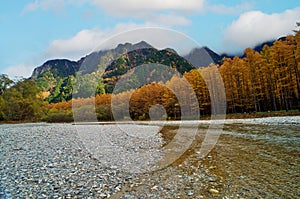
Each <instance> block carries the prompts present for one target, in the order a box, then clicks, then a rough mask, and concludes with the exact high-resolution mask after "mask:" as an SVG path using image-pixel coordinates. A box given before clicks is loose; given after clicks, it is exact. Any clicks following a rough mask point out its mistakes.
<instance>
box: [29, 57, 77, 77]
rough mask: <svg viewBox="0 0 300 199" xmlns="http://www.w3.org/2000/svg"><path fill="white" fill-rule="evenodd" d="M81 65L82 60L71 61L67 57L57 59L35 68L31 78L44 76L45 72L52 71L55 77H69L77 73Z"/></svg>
mask: <svg viewBox="0 0 300 199" xmlns="http://www.w3.org/2000/svg"><path fill="white" fill-rule="evenodd" d="M79 67H80V62H79V61H78V62H75V61H70V60H67V59H55V60H50V61H47V62H45V63H44V64H43V65H41V66H39V67H37V68H35V69H34V70H33V73H32V75H31V79H37V78H40V77H42V75H43V73H46V72H51V73H52V74H53V77H54V78H57V77H67V76H69V75H75V73H76V72H77V71H78V69H79Z"/></svg>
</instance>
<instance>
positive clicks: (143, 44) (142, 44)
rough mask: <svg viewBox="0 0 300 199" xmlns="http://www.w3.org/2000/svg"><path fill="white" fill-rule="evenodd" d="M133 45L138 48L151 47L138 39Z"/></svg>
mask: <svg viewBox="0 0 300 199" xmlns="http://www.w3.org/2000/svg"><path fill="white" fill-rule="evenodd" d="M134 46H135V47H139V48H153V47H152V46H151V45H150V44H148V43H147V42H145V41H140V42H138V43H136V44H134Z"/></svg>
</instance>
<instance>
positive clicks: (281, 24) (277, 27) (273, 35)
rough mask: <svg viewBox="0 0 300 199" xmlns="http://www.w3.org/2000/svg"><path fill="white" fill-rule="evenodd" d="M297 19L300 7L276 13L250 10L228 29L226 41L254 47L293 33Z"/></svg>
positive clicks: (226, 42) (298, 19)
mask: <svg viewBox="0 0 300 199" xmlns="http://www.w3.org/2000/svg"><path fill="white" fill-rule="evenodd" d="M297 21H298V22H299V21H300V7H298V8H295V9H292V10H286V11H284V12H282V13H274V14H266V13H263V12H261V11H249V12H246V13H243V14H241V15H240V17H239V18H238V19H237V20H236V21H234V22H232V24H231V25H230V26H229V27H228V28H227V29H226V31H225V34H224V43H225V45H229V46H233V45H235V46H237V47H241V48H246V47H253V46H255V45H256V44H258V43H260V42H263V41H268V40H273V39H277V38H279V37H281V36H285V35H286V34H287V33H292V30H293V29H295V25H296V22H297Z"/></svg>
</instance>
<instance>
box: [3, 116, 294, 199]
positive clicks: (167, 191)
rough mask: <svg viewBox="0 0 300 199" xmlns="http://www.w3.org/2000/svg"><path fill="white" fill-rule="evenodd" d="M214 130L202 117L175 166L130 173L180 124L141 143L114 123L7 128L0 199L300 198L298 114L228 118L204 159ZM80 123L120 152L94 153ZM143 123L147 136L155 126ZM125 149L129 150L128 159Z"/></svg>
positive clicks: (19, 125) (102, 149)
mask: <svg viewBox="0 0 300 199" xmlns="http://www.w3.org/2000/svg"><path fill="white" fill-rule="evenodd" d="M186 122H187V124H186V126H185V127H183V129H184V131H186V132H190V131H191V130H193V129H194V128H193V127H192V126H189V123H188V121H186ZM183 123H184V122H183ZM195 123H199V121H195ZM125 127H126V129H127V130H128V131H129V130H130V128H132V130H134V129H136V126H132V127H130V126H128V125H127V124H126V125H125ZM208 127H209V125H208V123H205V121H203V123H202V124H201V125H200V127H199V129H198V131H197V133H196V136H195V139H193V142H192V143H191V145H190V146H189V147H188V148H187V149H186V151H185V152H184V153H183V155H181V156H180V157H178V158H177V160H176V161H175V162H173V163H172V164H171V165H169V166H167V167H163V168H160V169H159V170H155V169H154V170H152V171H151V170H150V171H149V172H145V173H134V172H133V173H132V172H128V171H127V172H125V171H124V169H123V168H130V166H132V161H134V160H135V159H134V157H140V158H147V157H154V158H155V157H156V156H147V154H151V153H153V152H159V151H155V150H152V148H153V149H155V148H158V149H159V148H161V147H163V146H166V145H167V144H168V143H170V142H171V141H172V140H173V139H174V135H175V134H176V130H177V129H178V128H179V127H178V126H176V125H173V126H165V127H163V128H162V129H161V130H160V133H158V134H155V135H152V136H154V137H152V138H151V139H150V140H149V139H148V138H147V139H146V141H147V142H145V141H142V142H141V141H140V139H136V137H134V136H133V134H131V135H129V136H127V137H121V134H119V133H118V132H122V131H119V129H120V128H119V127H118V126H116V125H103V126H99V125H83V126H75V125H70V124H46V123H42V124H39V123H36V124H16V125H13V124H5V125H1V126H0V140H1V142H0V151H1V153H0V159H1V162H0V198H18V197H28V198H59V197H62V198H108V197H110V198H291V199H292V198H299V197H300V191H299V182H300V179H299V169H300V166H299V163H300V155H299V154H300V153H299V152H300V132H299V127H300V117H277V118H263V119H246V120H234V119H232V120H226V122H225V125H224V130H223V133H222V134H221V135H220V137H219V139H218V142H217V144H216V145H215V146H214V148H213V150H212V151H211V152H210V153H209V154H208V155H206V156H205V157H204V158H200V153H199V151H200V148H201V146H202V142H203V139H204V137H205V132H206V129H207V128H208ZM77 128H82V129H83V130H85V131H86V132H89V131H90V130H93V129H94V128H99V129H100V132H101V135H106V136H104V138H107V136H108V135H112V136H111V137H110V141H111V143H113V144H114V145H115V144H117V146H119V147H121V149H122V150H121V151H120V152H117V151H118V150H113V151H110V150H104V148H101V147H100V148H99V151H100V152H101V154H100V155H102V156H97V157H95V155H93V153H91V151H90V150H89V149H88V147H87V146H86V145H85V144H84V142H83V140H82V139H81V138H80V136H78V134H76V133H74V132H76V131H77ZM141 128H142V129H143V131H142V132H144V133H147V132H148V131H149V130H151V129H153V128H154V127H151V126H150V127H149V128H148V127H146V126H141ZM123 130H124V129H123ZM151 131H152V130H151ZM91 132H95V131H94V130H93V131H91ZM130 133H133V131H130ZM139 138H140V137H139ZM144 138H145V137H144ZM177 139H178V137H177ZM100 140H101V139H100ZM142 140H144V139H142ZM148 140H149V141H148ZM91 141H93V142H94V141H96V142H97V139H92V140H91ZM147 143H148V144H149V143H150V144H151V145H147ZM89 146H91V145H89ZM107 149H109V148H107ZM123 151H128V152H130V153H129V154H127V155H126V154H125V155H126V157H125V158H123V159H122V158H120V157H121V156H122V152H123ZM144 153H146V154H144ZM155 154H156V153H155ZM155 154H154V155H155ZM158 154H159V153H158ZM123 155H124V154H123ZM137 160H138V163H139V162H140V163H141V162H142V163H145V162H147V161H149V160H150V159H149V158H147V159H137ZM154 160H155V159H154ZM140 166H143V164H142V165H140Z"/></svg>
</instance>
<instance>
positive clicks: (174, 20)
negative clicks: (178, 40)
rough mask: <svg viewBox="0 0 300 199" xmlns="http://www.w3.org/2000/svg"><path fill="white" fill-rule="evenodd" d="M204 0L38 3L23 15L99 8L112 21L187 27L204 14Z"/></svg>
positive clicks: (58, 0)
mask: <svg viewBox="0 0 300 199" xmlns="http://www.w3.org/2000/svg"><path fill="white" fill-rule="evenodd" d="M204 1H205V0H188V1H186V0H164V1H161V0H35V1H34V2H32V3H29V4H27V5H26V6H25V8H24V9H23V12H22V13H23V14H24V13H26V12H30V11H35V10H39V9H40V10H54V11H55V12H58V11H62V10H63V8H64V7H66V6H67V5H68V6H69V5H83V4H89V5H91V6H97V7H98V8H99V9H100V10H102V11H104V12H105V13H106V14H107V15H109V16H113V17H131V18H135V19H141V20H144V21H145V22H150V23H156V24H161V25H168V26H172V25H188V24H190V21H189V20H188V18H187V17H188V16H190V15H191V14H194V13H197V12H200V11H202V9H203V7H204Z"/></svg>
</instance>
